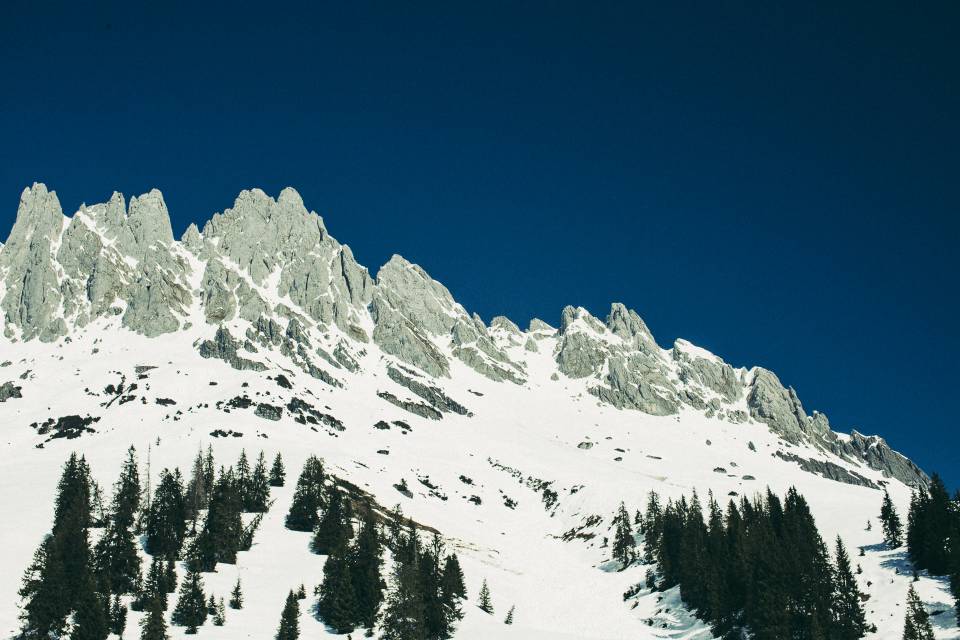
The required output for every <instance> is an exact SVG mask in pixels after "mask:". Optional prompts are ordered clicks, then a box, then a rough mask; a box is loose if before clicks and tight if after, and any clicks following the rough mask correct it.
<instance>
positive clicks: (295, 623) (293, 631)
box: [275, 591, 300, 640]
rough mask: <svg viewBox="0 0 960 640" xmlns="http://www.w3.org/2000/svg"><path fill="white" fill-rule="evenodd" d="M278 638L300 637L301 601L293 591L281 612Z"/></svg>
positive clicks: (282, 639) (293, 638)
mask: <svg viewBox="0 0 960 640" xmlns="http://www.w3.org/2000/svg"><path fill="white" fill-rule="evenodd" d="M275 637H276V640H297V639H298V638H299V637H300V602H299V601H298V600H297V596H296V595H294V593H293V591H291V592H290V593H289V594H287V600H286V602H285V603H284V605H283V613H282V614H280V628H279V629H278V630H277V635H276V636H275Z"/></svg>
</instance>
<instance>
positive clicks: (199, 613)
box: [170, 570, 207, 633]
mask: <svg viewBox="0 0 960 640" xmlns="http://www.w3.org/2000/svg"><path fill="white" fill-rule="evenodd" d="M206 619H207V600H206V596H205V595H204V593H203V581H202V580H201V578H200V573H199V572H197V571H193V570H190V571H188V572H187V575H185V576H184V577H183V583H182V584H181V585H180V595H179V598H178V599H177V606H176V607H175V608H174V610H173V615H172V617H171V618H170V620H171V622H173V624H175V625H177V626H181V627H186V628H187V633H196V632H197V627H200V626H202V625H203V623H204V622H205V621H206Z"/></svg>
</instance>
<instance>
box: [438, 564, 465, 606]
mask: <svg viewBox="0 0 960 640" xmlns="http://www.w3.org/2000/svg"><path fill="white" fill-rule="evenodd" d="M440 588H441V590H442V591H443V593H444V597H445V598H446V599H447V600H448V601H450V602H452V601H453V600H465V599H466V597H467V587H466V585H465V584H464V580H463V570H462V569H461V568H460V560H459V559H458V558H457V554H455V553H452V554H450V555H449V556H447V559H446V561H445V562H444V565H443V577H442V578H441V580H440Z"/></svg>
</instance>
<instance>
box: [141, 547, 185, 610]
mask: <svg viewBox="0 0 960 640" xmlns="http://www.w3.org/2000/svg"><path fill="white" fill-rule="evenodd" d="M174 589H176V586H175V585H174ZM168 593H170V588H169V585H168V577H167V575H166V571H165V569H164V564H163V561H162V560H161V559H160V556H154V557H153V560H152V561H151V562H150V569H149V570H148V571H147V578H146V580H144V582H143V586H142V587H141V592H140V593H139V594H137V599H138V601H139V605H140V608H142V609H146V608H147V605H148V604H149V603H151V602H152V601H154V600H158V601H159V602H160V608H161V609H162V610H163V611H166V610H167V594H168Z"/></svg>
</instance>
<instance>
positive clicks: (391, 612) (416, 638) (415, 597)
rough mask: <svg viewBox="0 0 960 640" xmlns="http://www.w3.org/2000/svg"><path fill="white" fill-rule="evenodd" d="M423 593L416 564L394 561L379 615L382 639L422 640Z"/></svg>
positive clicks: (423, 634) (423, 630) (423, 631)
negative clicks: (389, 583)
mask: <svg viewBox="0 0 960 640" xmlns="http://www.w3.org/2000/svg"><path fill="white" fill-rule="evenodd" d="M424 637H425V628H424V605H423V591H422V587H421V585H420V575H419V571H418V568H417V566H416V562H415V561H414V562H395V563H394V566H393V573H392V577H391V589H390V592H389V594H388V595H387V599H386V603H385V605H384V613H383V634H382V635H381V638H382V640H423V639H424Z"/></svg>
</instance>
